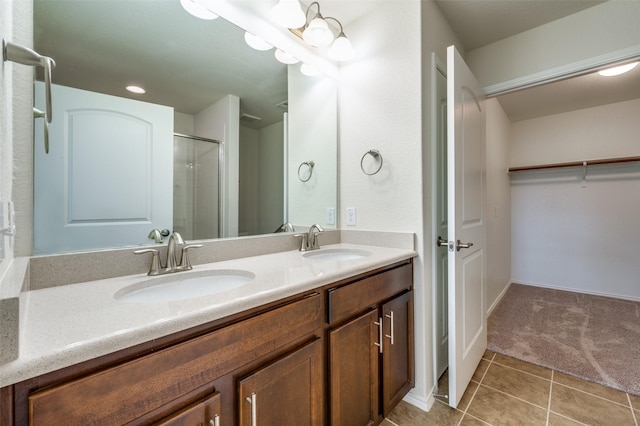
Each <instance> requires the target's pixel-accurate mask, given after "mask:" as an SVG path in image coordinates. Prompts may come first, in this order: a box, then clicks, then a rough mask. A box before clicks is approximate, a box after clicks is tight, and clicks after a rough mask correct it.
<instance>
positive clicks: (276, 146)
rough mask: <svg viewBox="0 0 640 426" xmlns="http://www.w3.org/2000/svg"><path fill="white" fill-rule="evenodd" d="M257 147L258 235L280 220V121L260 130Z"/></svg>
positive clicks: (282, 149)
mask: <svg viewBox="0 0 640 426" xmlns="http://www.w3.org/2000/svg"><path fill="white" fill-rule="evenodd" d="M259 148H260V151H259V164H258V208H259V210H258V233H260V234H267V233H270V232H273V231H274V230H275V229H276V228H277V227H278V226H280V225H282V223H283V221H284V173H283V171H284V124H283V123H282V122H278V123H274V124H272V125H270V126H266V127H263V128H262V129H260V147H259ZM334 153H335V151H334ZM334 185H336V184H335V183H334Z"/></svg>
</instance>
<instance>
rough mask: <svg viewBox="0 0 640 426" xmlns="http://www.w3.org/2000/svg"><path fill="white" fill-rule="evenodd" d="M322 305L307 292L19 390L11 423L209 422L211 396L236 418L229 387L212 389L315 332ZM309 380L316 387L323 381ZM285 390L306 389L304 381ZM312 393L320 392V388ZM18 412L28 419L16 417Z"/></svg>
mask: <svg viewBox="0 0 640 426" xmlns="http://www.w3.org/2000/svg"><path fill="white" fill-rule="evenodd" d="M322 306H323V303H322V297H321V295H320V294H319V293H314V294H311V295H307V296H304V297H301V298H299V300H295V301H291V302H289V303H286V304H284V305H283V306H278V307H275V308H272V309H269V310H267V311H266V312H262V313H259V314H255V315H254V316H251V317H249V318H246V319H243V320H240V321H238V322H235V323H232V324H229V325H225V326H222V327H221V328H219V329H216V330H214V331H211V332H209V333H206V334H204V335H201V336H199V337H195V338H191V339H188V340H186V341H184V342H181V343H177V344H174V345H171V346H169V347H167V348H165V349H161V350H158V351H154V352H152V353H150V354H147V355H144V356H140V357H138V358H136V359H133V360H130V361H127V362H123V363H121V364H116V365H114V366H112V367H109V368H106V369H100V370H98V371H93V372H91V373H89V374H87V375H85V376H82V377H78V378H75V379H72V380H66V381H65V380H61V381H58V383H52V384H50V385H49V386H46V387H44V388H37V387H36V389H32V390H29V391H27V392H24V391H20V390H19V391H20V392H21V393H23V392H24V393H25V394H26V395H27V398H26V399H27V401H26V402H27V403H28V413H25V412H24V408H26V407H25V406H24V405H22V404H21V403H20V401H16V412H17V413H16V419H15V424H27V423H29V424H31V425H52V424H69V425H72V424H74V425H75V424H78V425H79V424H103V425H123V424H131V425H138V424H140V425H146V424H157V422H159V421H164V422H166V423H167V424H169V425H174V424H183V423H182V422H183V420H184V419H190V418H195V417H199V416H201V415H202V416H204V417H203V420H206V422H205V423H204V424H207V425H210V421H211V420H214V421H215V413H213V411H215V404H216V399H219V400H220V403H221V404H222V405H223V410H222V415H221V416H220V419H219V420H220V424H221V425H232V424H235V420H234V418H235V416H236V415H235V412H234V411H235V410H234V409H233V408H231V409H227V410H226V412H225V411H224V406H227V407H228V406H229V405H230V403H232V401H234V400H235V396H234V395H233V392H229V391H228V389H226V390H227V392H226V393H224V392H223V391H221V390H220V389H218V383H220V384H223V383H227V382H229V381H230V380H233V377H234V374H236V372H237V371H241V370H242V368H247V367H246V366H255V365H260V363H268V362H271V360H273V359H274V357H278V356H282V354H286V353H289V352H290V351H291V350H292V348H294V347H296V346H297V345H299V344H300V341H301V340H305V339H306V340H308V339H312V338H313V339H315V338H318V337H319V336H320V335H321V330H322V322H323V321H322V320H323V308H322ZM319 367H321V365H320V366H319ZM314 368H318V366H314ZM29 385H30V384H29V383H27V384H25V386H29ZM290 385H291V384H290ZM297 385H298V383H295V386H297ZM314 385H316V386H320V387H321V386H322V380H319V381H317V382H315V383H314ZM292 386H293V385H292ZM18 388H20V386H19V385H18ZM321 389H322V388H321ZM216 392H220V394H219V395H216ZM289 392H291V393H296V392H300V393H303V392H308V383H307V384H304V383H300V386H298V387H297V388H295V389H290V390H289ZM317 394H318V395H320V397H322V392H317ZM319 404H320V405H322V399H320V402H319ZM25 405H26V404H25ZM209 412H211V413H213V414H212V417H209V414H208V413H209ZM171 413H175V414H171ZM25 418H26V419H28V421H27V420H25V421H22V420H20V419H25ZM163 419H164V420H163ZM161 424H162V423H161ZM196 424H198V423H196Z"/></svg>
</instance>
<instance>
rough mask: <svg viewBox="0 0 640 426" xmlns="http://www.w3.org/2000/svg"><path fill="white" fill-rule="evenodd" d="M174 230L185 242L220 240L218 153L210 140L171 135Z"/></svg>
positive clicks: (215, 145)
mask: <svg viewBox="0 0 640 426" xmlns="http://www.w3.org/2000/svg"><path fill="white" fill-rule="evenodd" d="M173 150H174V153H173V229H174V231H177V232H179V233H180V234H181V235H182V237H183V238H185V239H187V240H204V239H211V238H219V237H220V150H221V143H220V141H216V140H213V139H206V138H201V137H197V136H187V135H181V134H177V133H176V134H174V137H173Z"/></svg>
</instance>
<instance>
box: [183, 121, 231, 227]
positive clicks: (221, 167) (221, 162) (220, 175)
mask: <svg viewBox="0 0 640 426" xmlns="http://www.w3.org/2000/svg"><path fill="white" fill-rule="evenodd" d="M176 136H177V137H180V138H186V139H191V140H196V141H201V142H209V143H214V144H217V145H218V236H217V237H215V238H216V239H218V238H222V237H221V234H222V223H223V221H222V214H223V211H224V209H223V208H222V203H223V200H224V195H225V194H224V192H225V190H224V188H225V185H224V176H225V175H224V142H222V141H219V140H217V139H211V138H205V137H202V136H194V135H187V134H184V133H176V132H174V133H173V137H174V138H175V137H176ZM174 142H175V140H174Z"/></svg>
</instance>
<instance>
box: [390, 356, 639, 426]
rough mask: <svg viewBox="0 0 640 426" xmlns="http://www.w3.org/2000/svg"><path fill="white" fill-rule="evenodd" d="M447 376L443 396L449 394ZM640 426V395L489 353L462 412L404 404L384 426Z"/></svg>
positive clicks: (438, 403)
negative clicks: (427, 410)
mask: <svg viewBox="0 0 640 426" xmlns="http://www.w3.org/2000/svg"><path fill="white" fill-rule="evenodd" d="M446 384H447V377H446V373H445V376H443V378H442V379H441V384H440V392H441V393H447V386H446ZM418 425H419V426H430V425H438V426H470V425H473V426H475V425H478V426H480V425H493V426H502V425H514V426H515V425H517V426H520V425H523V426H524V425H542V426H546V425H549V426H565V425H566V426H569V425H603V426H624V425H630V426H640V397H638V396H635V395H630V394H626V393H624V392H620V391H617V390H614V389H611V388H607V387H604V386H601V385H597V384H594V383H591V382H586V381H583V380H579V379H576V378H574V377H572V376H568V375H566V374H563V373H559V372H557V371H553V370H550V369H548V368H544V367H539V366H537V365H533V364H529V363H527V362H524V361H520V360H517V359H514V358H509V357H506V356H503V355H500V354H497V353H494V352H489V351H487V352H486V353H485V354H484V357H483V359H482V361H480V365H479V366H478V369H477V370H476V372H475V374H474V376H473V378H472V381H471V383H470V384H469V387H468V388H467V391H466V392H465V394H464V396H463V397H462V401H461V402H460V404H459V406H458V408H457V409H452V408H450V407H449V406H448V405H447V404H446V402H443V401H441V400H436V402H435V403H434V404H433V407H432V408H431V410H430V411H429V412H428V413H425V412H424V411H422V410H419V409H418V408H415V407H413V406H412V405H410V404H408V403H406V402H404V401H403V402H401V403H400V404H399V405H398V406H397V407H396V408H395V410H394V411H393V412H392V413H391V414H390V415H389V417H388V418H387V419H385V420H384V422H383V423H382V426H418Z"/></svg>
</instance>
